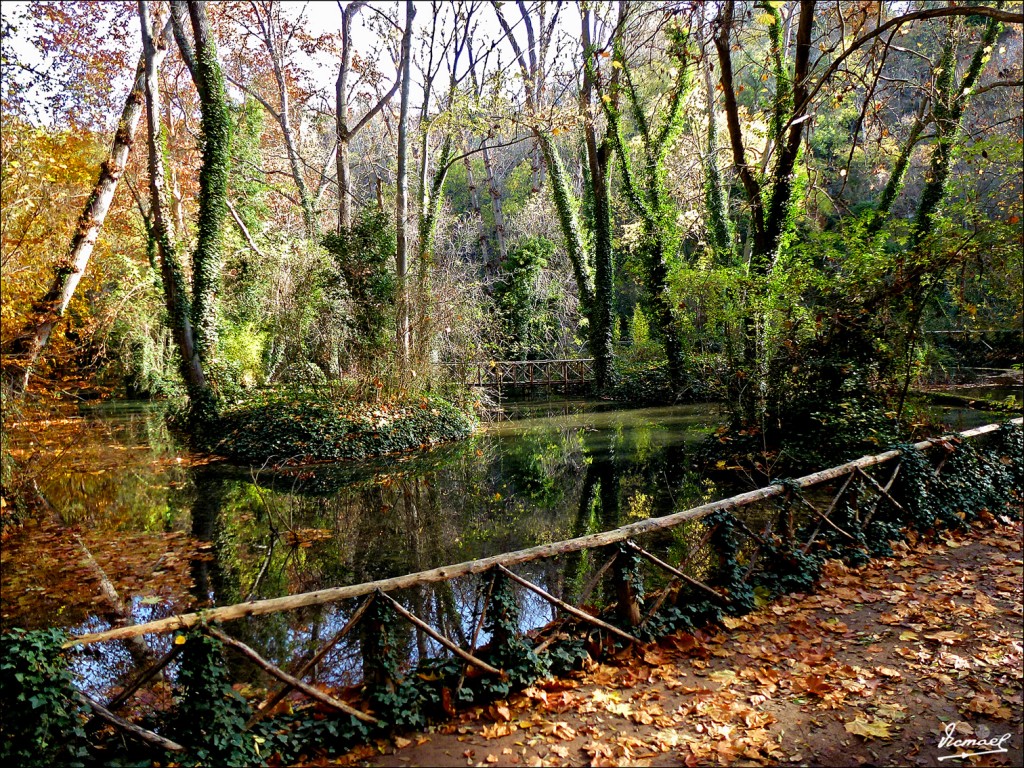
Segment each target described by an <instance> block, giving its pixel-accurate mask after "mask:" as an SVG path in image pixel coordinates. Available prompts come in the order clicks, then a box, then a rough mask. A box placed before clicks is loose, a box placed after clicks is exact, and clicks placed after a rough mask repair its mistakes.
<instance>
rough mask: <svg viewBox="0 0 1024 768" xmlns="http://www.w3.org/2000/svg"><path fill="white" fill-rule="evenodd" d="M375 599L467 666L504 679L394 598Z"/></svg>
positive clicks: (380, 595)
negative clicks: (466, 663)
mask: <svg viewBox="0 0 1024 768" xmlns="http://www.w3.org/2000/svg"><path fill="white" fill-rule="evenodd" d="M377 597H379V598H381V599H383V600H386V601H387V602H388V603H389V604H390V605H391V607H392V608H394V609H395V611H396V612H397V613H398V614H399V615H401V616H403V617H404V618H405V619H406V620H408V621H409V622H411V623H412V624H414V625H416V626H417V627H419V628H420V629H422V630H423V631H424V632H426V633H427V634H428V635H430V636H431V637H432V638H434V639H435V640H437V642H439V643H440V644H441V645H443V646H444V647H445V648H447V649H448V650H449V651H451V652H452V653H454V654H455V655H456V656H458V657H459V658H461V659H462V660H463V661H466V662H468V663H469V664H472V665H473V666H475V667H479V668H480V669H482V670H483V671H484V672H487V673H488V674H490V675H495V676H496V677H500V678H502V679H504V678H505V673H504V672H503V671H502V670H500V669H498V668H497V667H492V666H491V665H490V664H488V663H487V662H486V661H482V660H480V659H478V658H477V657H476V656H474V655H473V654H471V653H468V652H466V651H464V650H463V649H462V648H459V646H457V645H456V644H455V643H453V642H452V641H451V640H449V639H448V638H447V637H445V636H444V635H442V634H441V633H440V632H438V631H437V630H436V629H434V628H433V627H432V626H430V625H429V624H427V622H425V621H423V619H421V618H419V617H418V616H416V615H415V614H412V613H410V612H409V611H407V610H405V608H403V607H402V604H401V603H399V602H398V601H397V600H395V598H393V597H392V596H391V595H386V594H384V593H383V592H378V593H377Z"/></svg>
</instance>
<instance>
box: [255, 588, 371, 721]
mask: <svg viewBox="0 0 1024 768" xmlns="http://www.w3.org/2000/svg"><path fill="white" fill-rule="evenodd" d="M374 597H375V596H374V595H370V596H369V597H368V598H366V599H365V600H363V603H362V605H360V606H359V607H358V608H357V609H356V611H355V613H353V614H352V618H350V619H349V620H348V621H347V622H345V626H344V627H342V628H341V629H340V630H338V632H337V633H335V635H334V637H332V638H331V639H330V640H328V641H327V642H326V643H325V644H324V645H323V646H322V647H321V648H320V650H318V651H317V652H316V653H315V654H313V657H312V658H311V659H310V660H309V661H307V662H306V663H304V664H303V665H302V666H301V667H299V669H298V671H296V672H295V675H294V677H296V678H297V679H302V678H303V677H305V676H306V673H307V672H309V670H311V669H312V668H313V667H314V666H316V665H317V664H319V663H320V661H321V659H323V657H324V656H326V655H327V653H328V652H329V651H330V650H331V648H333V647H334V646H335V645H337V644H338V643H339V642H341V640H342V639H343V638H344V637H345V635H347V634H348V633H349V632H351V631H352V629H353V628H354V627H355V626H356V624H358V623H359V620H360V619H362V618H363V615H364V614H365V613H366V611H367V609H368V608H369V607H370V605H371V604H372V603H373V600H374ZM294 687H295V686H293V685H292V684H291V683H287V682H286V683H285V684H284V687H282V688H281V690H279V691H278V692H277V693H275V694H274V695H273V696H271V697H270V698H269V699H267V700H266V701H265V702H263V704H262V705H261V706H260V708H259V709H257V710H256V711H255V712H254V713H253V715H252V717H250V718H249V722H247V723H246V724H245V728H246V730H248V729H249V728H251V727H252V726H253V725H254V724H256V723H258V722H259V721H260V720H262V719H263V718H264V717H266V716H267V715H268V714H269V713H270V711H271V710H272V709H273V708H274V707H276V706H277V704H278V702H280V701H281V699H283V698H284V697H285V696H287V695H288V692H289V691H291V690H292V689H293V688H294Z"/></svg>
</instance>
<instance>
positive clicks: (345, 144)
mask: <svg viewBox="0 0 1024 768" xmlns="http://www.w3.org/2000/svg"><path fill="white" fill-rule="evenodd" d="M361 5H362V3H361V2H355V3H349V4H348V5H347V6H345V8H344V9H343V10H342V12H341V67H340V68H339V70H338V80H337V83H336V85H335V102H336V104H335V106H336V110H335V127H336V130H337V134H338V153H337V158H336V163H337V169H338V232H343V231H345V230H347V229H349V228H351V226H352V204H351V195H352V189H351V187H352V182H351V180H350V178H349V173H350V170H351V159H350V155H349V141H350V139H351V137H350V136H349V131H348V71H349V69H350V68H351V66H352V17H353V16H354V15H355V14H356V13H357V12H358V10H359V8H360V6H361Z"/></svg>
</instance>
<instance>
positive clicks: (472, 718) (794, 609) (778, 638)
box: [322, 520, 1024, 766]
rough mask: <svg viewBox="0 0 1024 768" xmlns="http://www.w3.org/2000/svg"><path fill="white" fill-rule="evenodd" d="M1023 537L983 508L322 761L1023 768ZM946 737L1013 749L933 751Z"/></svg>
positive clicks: (1014, 526) (1016, 528)
mask: <svg viewBox="0 0 1024 768" xmlns="http://www.w3.org/2000/svg"><path fill="white" fill-rule="evenodd" d="M1021 535H1022V528H1021V523H1020V522H1014V523H1007V522H1005V521H1004V522H1002V523H995V524H993V521H991V520H990V521H989V522H988V523H982V524H978V525H976V526H975V527H974V528H973V529H972V530H971V531H969V532H967V533H965V534H951V533H946V534H942V537H940V538H938V539H937V540H934V541H924V540H922V541H917V542H914V540H913V539H911V542H912V544H913V546H907V545H905V544H901V545H897V546H896V547H895V553H896V556H895V557H893V558H885V559H880V560H875V561H873V562H872V563H869V564H868V565H866V566H863V567H860V568H848V567H846V566H844V565H843V564H842V563H840V562H836V561H833V562H830V563H829V564H828V565H827V566H826V570H825V572H824V575H823V577H822V579H821V581H820V583H819V588H818V591H817V592H816V593H815V594H812V595H802V594H796V595H790V596H788V597H783V598H781V599H780V600H778V601H776V602H774V603H772V604H770V605H767V606H764V607H762V608H760V609H759V610H757V611H755V612H753V613H751V614H749V615H747V616H745V617H743V618H739V619H726V620H725V624H724V626H722V627H709V628H707V629H705V630H702V631H697V632H694V633H692V634H690V633H675V634H673V635H669V636H667V637H665V638H663V639H662V640H661V641H659V642H657V643H651V644H648V645H645V646H642V647H639V648H636V649H627V650H625V651H622V652H621V653H620V654H619V655H618V656H617V657H614V658H611V659H609V660H607V661H606V662H605V663H590V664H589V665H588V666H587V667H586V668H585V669H584V670H583V671H581V672H578V673H575V674H574V675H572V676H570V677H569V678H566V679H554V680H547V681H541V682H539V683H538V684H536V685H534V686H532V687H531V688H528V689H526V690H525V691H523V692H522V693H520V694H517V695H515V696H513V697H512V698H510V699H509V700H508V701H505V702H499V703H497V704H493V705H491V706H489V707H486V708H480V707H477V708H475V709H472V710H469V711H467V712H464V713H463V714H462V716H461V717H460V718H459V719H457V720H456V721H454V722H449V723H446V724H444V725H442V726H439V727H437V728H436V729H434V730H433V731H432V732H427V733H423V734H406V735H405V736H399V737H397V738H395V739H393V740H391V741H382V742H379V743H378V744H376V745H369V746H367V747H364V748H361V749H359V750H356V751H354V752H352V753H350V754H349V755H347V756H346V757H345V758H344V760H342V761H337V762H332V763H322V764H334V765H337V764H349V765H373V766H417V765H420V766H433V765H437V766H442V765H450V766H490V765H506V766H511V765H522V766H542V765H573V766H583V765H593V766H605V765H636V766H648V765H650V766H658V765H687V766H695V765H722V766H728V765H737V766H740V765H771V764H783V765H785V764H809V765H836V766H839V765H851V766H857V765H910V766H914V765H922V766H925V765H1022V764H1024V755H1022V745H1024V733H1022V721H1024V715H1022V709H1024V707H1022V678H1024V672H1022V669H1024V663H1022V642H1024V637H1022V634H1024V621H1022V594H1021V584H1022V566H1021ZM949 729H952V730H949ZM948 734H953V735H954V736H955V737H956V738H957V739H972V738H973V739H985V738H989V739H992V738H998V737H1000V736H1002V735H1004V734H1009V737H1008V739H1003V741H1002V744H1003V746H1005V748H1006V749H1007V750H1008V752H1006V753H1000V754H987V755H981V756H976V757H968V758H963V759H961V758H958V759H955V760H950V759H948V758H947V760H945V761H939V757H941V756H946V755H952V754H958V750H956V749H954V748H953V747H946V748H944V749H940V739H942V738H943V737H944V736H947V735H948ZM985 749H986V748H985V747H979V748H978V749H977V750H973V751H983V750H985ZM960 751H963V750H960ZM967 751H972V750H967Z"/></svg>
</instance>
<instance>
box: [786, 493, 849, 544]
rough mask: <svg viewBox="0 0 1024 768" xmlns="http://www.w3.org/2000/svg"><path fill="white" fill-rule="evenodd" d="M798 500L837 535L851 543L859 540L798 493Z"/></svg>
mask: <svg viewBox="0 0 1024 768" xmlns="http://www.w3.org/2000/svg"><path fill="white" fill-rule="evenodd" d="M797 498H799V499H800V501H802V502H803V504H804V506H806V507H807V508H808V509H809V510H811V512H813V513H814V514H816V515H817V516H818V519H819V520H821V521H822V522H824V523H827V524H828V525H829V526H830V527H831V528H832V529H833V530H834V531H836V532H837V533H839V534H840V535H842V536H845V537H846V538H848V539H849V540H850V541H857V538H856V537H855V536H852V535H851V534H849V533H847V532H846V531H844V530H843V529H842V528H840V527H839V526H838V525H836V524H835V523H833V522H832V521H831V520H829V519H828V517H827V516H826V515H824V514H822V513H821V512H820V511H819V510H818V508H817V507H816V506H814V505H813V504H811V502H809V501H808V500H807V499H805V498H804V497H803V495H802V494H799V493H798V494H797Z"/></svg>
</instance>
